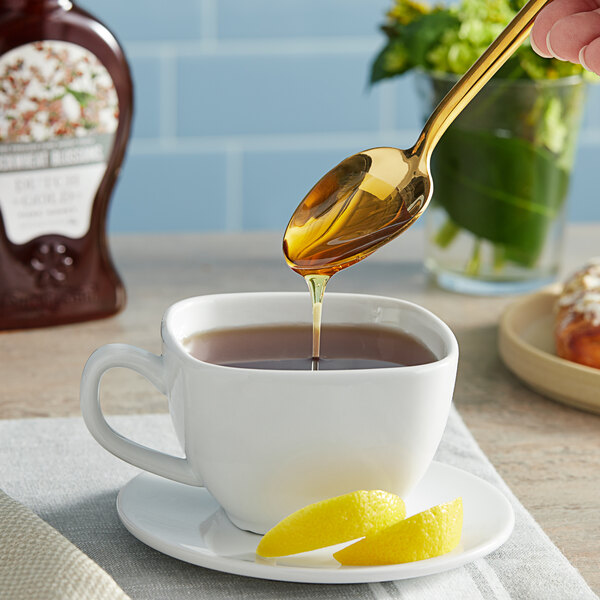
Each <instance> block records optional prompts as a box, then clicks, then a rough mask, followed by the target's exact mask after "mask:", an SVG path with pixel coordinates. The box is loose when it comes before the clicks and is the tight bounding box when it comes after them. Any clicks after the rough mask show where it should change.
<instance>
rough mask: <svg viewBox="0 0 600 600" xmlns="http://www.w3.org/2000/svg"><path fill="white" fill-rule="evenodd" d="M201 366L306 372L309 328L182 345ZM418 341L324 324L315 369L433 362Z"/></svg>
mask: <svg viewBox="0 0 600 600" xmlns="http://www.w3.org/2000/svg"><path fill="white" fill-rule="evenodd" d="M184 345H185V347H186V349H187V351H188V352H189V353H190V354H191V355H192V356H193V357H194V358H197V359H199V360H202V361H204V362H209V363H213V364H217V365H223V366H229V367H242V368H247V369H278V370H282V369H283V370H294V371H302V370H306V371H310V370H311V369H313V368H314V366H313V351H312V328H311V326H309V325H284V326H276V325H271V326H265V327H248V328H239V329H224V330H217V331H211V332H207V333H201V334H198V335H195V336H192V337H190V338H188V339H186V340H184ZM435 360H437V359H436V356H435V355H434V354H433V352H432V351H431V350H430V349H429V348H427V346H425V345H424V344H423V343H422V342H420V341H419V340H417V339H415V338H414V337H412V336H410V335H407V334H405V333H402V332H399V331H397V330H394V329H391V328H385V327H376V326H373V325H370V326H367V325H363V326H358V325H323V331H322V336H321V352H320V358H319V359H318V362H319V367H318V368H319V370H325V371H334V370H353V369H381V368H389V367H399V366H409V365H421V364H426V363H430V362H434V361H435Z"/></svg>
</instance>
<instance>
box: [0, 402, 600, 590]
mask: <svg viewBox="0 0 600 600" xmlns="http://www.w3.org/2000/svg"><path fill="white" fill-rule="evenodd" d="M110 420H111V423H112V424H113V426H114V427H115V429H117V430H118V431H121V432H122V433H124V434H125V435H127V436H128V437H131V438H133V439H135V440H136V441H139V442H140V443H144V444H147V445H151V446H152V447H159V448H160V449H163V450H165V451H170V452H175V451H176V450H177V442H176V440H175V437H174V435H173V433H172V429H171V426H170V419H169V417H168V415H144V416H131V417H130V416H127V417H113V418H112V419H110ZM436 459H437V460H439V461H441V462H445V463H448V464H452V465H454V466H457V467H459V468H461V469H464V470H466V471H470V472H471V473H473V474H475V475H477V476H479V477H481V478H482V479H484V480H486V481H489V482H490V483H492V484H493V485H495V486H497V487H498V488H499V489H500V490H501V491H502V492H503V493H504V494H505V495H506V497H507V498H508V499H509V501H510V502H511V503H512V506H513V508H514V510H515V519H516V522H515V530H514V532H513V534H512V536H511V537H510V538H509V540H508V541H507V542H506V543H505V544H504V545H503V546H501V547H500V548H499V549H497V550H496V551H495V552H493V553H492V554H490V555H488V556H487V557H485V558H483V559H479V560H477V561H475V562H472V563H470V564H467V565H465V566H463V567H460V568H458V569H455V570H453V571H448V572H445V573H440V574H438V575H432V576H427V577H419V578H415V579H410V580H401V581H392V582H386V583H373V584H358V585H316V584H296V583H284V582H277V581H266V580H261V579H252V578H249V577H241V576H237V575H230V574H228V573H221V572H218V571H211V570H209V569H205V568H202V567H197V566H193V565H189V564H187V563H184V562H181V561H178V560H176V559H173V558H170V557H168V556H165V555H163V554H161V553H159V552H157V551H155V550H152V549H151V548H149V547H147V546H145V545H144V544H143V543H141V542H140V541H138V540H137V539H136V538H134V537H133V536H132V535H130V534H129V533H128V532H127V531H126V530H125V528H124V527H123V525H122V524H121V523H120V521H119V519H118V517H117V513H116V508H115V499H116V496H117V493H118V491H119V489H120V488H121V487H122V486H123V485H124V484H125V483H127V481H129V480H130V479H131V478H132V477H134V476H135V475H136V474H137V473H138V472H139V471H138V470H137V469H135V468H133V467H131V466H130V465H127V464H125V463H123V462H122V461H120V460H119V459H117V458H115V457H114V456H112V455H111V454H109V453H108V452H106V451H105V450H104V449H103V448H101V447H100V446H99V445H98V444H97V443H96V442H95V441H94V440H93V439H92V437H91V435H90V434H89V432H88V431H87V429H86V428H85V426H84V424H83V422H82V420H81V419H76V418H73V419H30V420H13V421H0V478H1V479H0V486H2V487H3V488H4V490H5V491H6V492H7V493H8V494H9V495H11V496H12V497H13V498H16V499H17V500H19V501H20V502H22V503H24V504H25V505H26V506H28V507H30V508H31V509H33V510H34V511H35V512H36V513H37V514H39V515H40V516H42V518H43V519H44V520H46V521H47V522H48V523H50V524H51V525H52V526H54V527H55V528H56V529H57V530H58V531H60V532H61V533H62V534H64V535H65V536H66V537H67V538H68V539H69V540H71V541H72V542H73V543H74V544H75V545H76V546H77V547H78V548H80V549H81V550H82V551H83V552H85V553H86V554H87V555H88V556H89V557H90V558H92V559H93V560H94V561H96V562H97V563H98V564H99V565H100V566H101V567H102V568H104V569H105V570H106V571H107V572H108V573H109V574H110V575H111V576H112V577H113V578H114V579H115V581H116V582H117V583H118V584H119V585H120V586H121V588H122V589H123V590H124V591H125V592H126V593H128V594H129V596H130V597H131V598H133V599H134V600H135V599H148V600H150V599H160V600H163V599H168V600H180V599H181V600H183V599H184V598H187V599H190V598H194V599H196V600H230V599H243V598H248V599H251V600H259V599H260V600H262V599H273V600H283V599H286V600H288V599H290V600H296V599H297V600H300V599H307V600H308V599H309V598H310V599H320V598H327V599H340V600H342V599H343V600H363V599H369V600H372V599H377V600H379V599H381V600H383V599H385V600H390V599H392V600H396V599H402V600H438V599H439V600H507V599H514V600H593V599H597V598H598V597H597V596H596V595H595V594H594V593H593V592H592V591H591V590H590V588H589V586H588V585H587V584H586V583H585V581H584V580H583V578H582V577H581V576H580V575H579V573H578V572H577V571H576V570H575V568H574V567H573V566H572V565H571V564H570V563H569V562H568V561H567V559H566V558H565V557H564V556H563V555H562V554H561V553H560V551H559V550H558V549H557V548H556V546H554V544H553V543H552V542H551V541H550V540H549V538H548V537H547V536H546V535H545V533H544V532H543V531H542V530H541V529H540V527H539V526H538V525H537V523H536V522H535V521H534V519H533V518H532V517H531V515H530V514H529V513H528V512H527V511H526V510H525V508H524V507H523V506H522V505H521V504H520V503H519V501H518V500H517V499H516V498H515V496H514V495H513V494H512V493H511V491H510V490H509V489H508V487H507V486H506V485H505V484H504V482H503V481H502V480H501V478H500V477H499V475H498V474H497V473H496V471H495V470H494V468H493V467H492V465H491V464H490V462H489V461H488V460H487V458H486V457H485V455H484V454H483V452H482V451H481V449H480V448H479V447H478V446H477V444H476V442H475V441H474V439H473V437H472V436H471V434H470V433H469V431H468V430H467V428H466V427H465V425H464V423H463V422H462V420H461V418H460V416H459V415H458V413H457V412H456V411H455V410H454V409H453V410H452V412H451V414H450V419H449V421H448V426H447V428H446V432H445V434H444V438H443V440H442V443H441V445H440V448H439V451H438V454H437V456H436ZM0 510H2V508H0ZM5 539H6V538H2V539H0V543H2V544H4V543H8V544H10V545H11V546H12V545H14V544H15V541H14V539H12V538H11V536H8V539H6V542H5V541H4V540H5ZM0 553H1V551H0ZM15 578H16V577H15ZM0 597H1V598H4V596H3V595H2V589H1V588H0ZM31 597H32V598H38V597H39V598H44V596H35V595H34V596H31ZM48 597H51V596H48ZM64 597H65V598H68V597H67V596H64ZM78 597H79V598H86V599H87V598H88V597H89V598H92V596H84V595H80V596H78ZM98 597H99V598H102V596H98ZM8 598H10V600H12V597H11V596H10V595H9V596H8ZM94 598H95V597H94ZM112 598H119V596H117V595H116V594H115V595H113V596H112Z"/></svg>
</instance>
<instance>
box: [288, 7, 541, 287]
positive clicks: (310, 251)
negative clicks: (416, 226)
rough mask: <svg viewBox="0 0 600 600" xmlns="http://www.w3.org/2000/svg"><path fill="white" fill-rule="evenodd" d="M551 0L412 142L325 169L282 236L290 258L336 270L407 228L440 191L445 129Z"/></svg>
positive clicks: (310, 268)
mask: <svg viewBox="0 0 600 600" xmlns="http://www.w3.org/2000/svg"><path fill="white" fill-rule="evenodd" d="M549 1H550V0H530V1H529V2H528V3H527V4H526V5H525V6H524V7H523V8H522V9H521V10H520V11H519V13H518V14H517V15H516V16H515V18H514V19H513V20H512V21H511V22H510V23H509V24H508V25H507V27H506V28H505V29H504V31H502V33H501V34H500V35H499V36H498V37H497V38H496V40H494V42H493V43H492V44H491V45H490V47H489V48H488V49H487V50H486V51H485V52H484V53H483V54H482V55H481V57H480V58H479V59H478V60H477V61H476V62H475V63H474V64H473V66H472V67H471V68H470V69H469V70H468V71H467V72H466V73H465V74H464V75H463V76H462V77H461V78H460V80H459V81H458V82H457V83H456V85H455V86H454V87H453V88H452V89H451V90H450V91H449V92H448V94H447V95H446V96H445V97H444V99H443V100H442V101H441V102H440V104H439V105H438V106H437V108H436V109H435V111H434V112H433V113H432V115H431V116H430V117H429V119H428V120H427V122H426V123H425V126H424V128H423V131H422V132H421V134H420V136H419V138H418V139H417V142H416V144H415V145H414V146H413V147H412V148H410V149H409V150H399V149H398V148H385V147H383V148H372V149H370V150H365V151H364V152H360V153H358V154H354V155H352V156H350V157H349V158H347V159H345V160H344V161H342V162H341V163H340V164H339V165H337V166H336V167H334V168H333V169H332V170H331V171H329V172H328V173H327V174H326V175H324V176H323V177H322V178H321V179H320V180H319V181H318V182H317V183H316V185H315V186H314V187H313V188H312V189H311V190H310V192H309V193H308V194H307V195H306V197H305V198H304V200H302V202H301V203H300V205H299V206H298V208H297V209H296V210H295V212H294V214H293V215H292V218H291V219H290V222H289V223H288V226H287V228H286V231H285V234H284V238H283V252H284V255H285V258H286V261H287V262H288V264H289V266H290V267H291V268H292V269H293V270H294V271H296V272H298V273H299V274H300V275H302V276H306V275H314V274H318V275H328V276H331V275H333V274H334V273H337V272H338V271H340V270H341V269H344V268H346V267H349V266H350V265H353V264H355V263H357V262H358V261H360V260H362V259H363V258H365V257H367V256H369V254H371V253H372V252H374V251H375V250H377V249H378V248H380V247H381V246H383V245H384V244H386V243H387V242H389V241H390V240H392V239H394V238H395V237H396V236H398V235H399V234H400V233H402V232H403V231H405V230H406V229H408V227H410V226H411V225H412V224H413V223H414V222H415V221H416V220H417V219H418V218H419V217H420V216H421V215H422V214H423V212H424V211H425V209H426V208H427V205H428V204H429V201H430V200H431V196H432V193H433V180H432V178H431V175H430V174H429V162H430V159H431V154H432V152H433V149H434V148H435V146H436V144H437V142H438V141H439V139H440V138H441V137H442V135H443V133H444V132H445V131H446V129H447V128H448V127H449V126H450V124H451V123H452V122H453V121H454V119H456V117H457V116H458V115H459V114H460V113H461V112H462V110H463V109H464V108H465V106H467V104H468V103H469V102H470V101H471V100H472V99H473V98H474V97H475V95H476V94H477V93H478V92H479V91H480V90H481V88H482V87H483V86H484V85H485V84H486V83H487V82H488V81H489V80H490V79H491V77H492V76H493V75H494V73H496V72H497V71H498V69H500V67H501V66H502V65H503V64H504V63H505V62H506V61H507V60H508V58H509V57H510V56H511V55H512V53H513V52H514V51H515V50H516V49H517V48H518V47H519V46H520V44H521V43H522V42H523V40H524V39H525V38H526V37H527V35H528V34H529V31H530V30H531V27H532V26H533V22H534V19H535V17H536V15H537V14H538V13H539V11H540V10H541V9H542V8H543V7H544V6H545V5H546V4H548V2H549Z"/></svg>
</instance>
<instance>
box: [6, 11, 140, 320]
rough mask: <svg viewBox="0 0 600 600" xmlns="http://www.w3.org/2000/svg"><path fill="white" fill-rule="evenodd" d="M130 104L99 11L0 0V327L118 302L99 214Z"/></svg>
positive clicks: (101, 311) (126, 78) (99, 310)
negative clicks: (90, 12) (89, 12)
mask: <svg viewBox="0 0 600 600" xmlns="http://www.w3.org/2000/svg"><path fill="white" fill-rule="evenodd" d="M132 102H133V91H132V84H131V75H130V71H129V67H128V65H127V62H126V59H125V56H124V54H123V51H122V49H121V48H120V46H119V44H118V42H117V40H116V39H115V37H114V36H113V35H112V34H111V33H110V32H109V31H108V29H106V27H105V26H104V25H102V24H101V23H100V22H99V21H98V20H96V19H95V18H94V17H92V16H91V15H90V14H88V13H87V12H85V11H84V10H82V9H80V8H78V7H77V6H75V5H74V4H73V2H70V1H68V0H0V329H20V328H27V327H42V326H48V325H58V324H63V323H72V322H76V321H84V320H88V319H97V318H101V317H107V316H109V315H112V314H115V313H116V312H118V311H119V310H120V309H121V308H123V306H124V304H125V289H124V286H123V284H122V282H121V279H120V278H119V275H118V274H117V272H116V270H115V268H114V265H113V262H112V259H111V257H110V254H109V249H108V245H107V240H106V219H107V209H108V204H109V199H110V195H111V192H112V189H113V187H114V184H115V182H116V178H117V175H118V173H119V169H120V167H121V162H122V160H123V155H124V153H125V147H126V145H127V141H128V139H129V132H130V126H131V117H132Z"/></svg>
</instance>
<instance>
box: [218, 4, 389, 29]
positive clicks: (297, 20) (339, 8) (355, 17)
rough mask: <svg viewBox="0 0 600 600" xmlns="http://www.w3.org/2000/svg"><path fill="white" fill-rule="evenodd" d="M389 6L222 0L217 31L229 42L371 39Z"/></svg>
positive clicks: (219, 5)
mask: <svg viewBox="0 0 600 600" xmlns="http://www.w3.org/2000/svg"><path fill="white" fill-rule="evenodd" d="M389 6H390V1H389V0H370V1H366V0H326V1H324V0H285V1H281V0H280V1H277V0H247V1H243V0H218V7H219V8H218V21H217V22H218V28H217V31H218V35H219V36H220V37H222V38H225V39H227V38H253V37H254V38H256V37H264V38H285V37H288V36H299V37H329V36H331V37H340V36H350V35H371V34H373V32H374V29H375V28H376V27H377V25H376V23H377V22H378V20H377V17H378V16H379V15H383V14H384V12H385V11H386V10H387V9H388V7H389ZM374 16H375V18H374Z"/></svg>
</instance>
